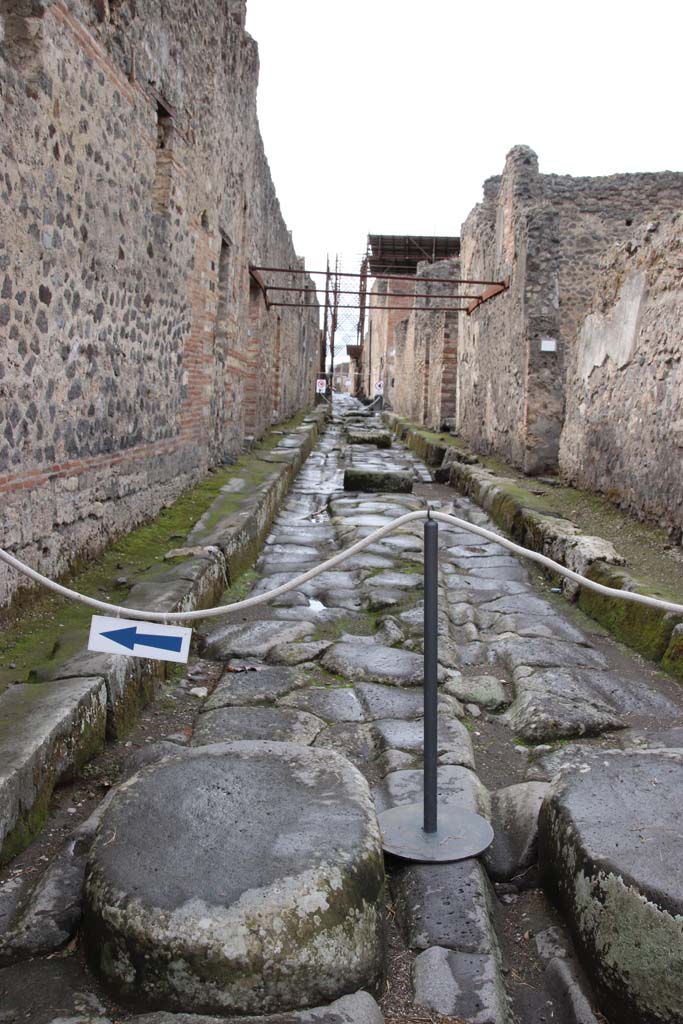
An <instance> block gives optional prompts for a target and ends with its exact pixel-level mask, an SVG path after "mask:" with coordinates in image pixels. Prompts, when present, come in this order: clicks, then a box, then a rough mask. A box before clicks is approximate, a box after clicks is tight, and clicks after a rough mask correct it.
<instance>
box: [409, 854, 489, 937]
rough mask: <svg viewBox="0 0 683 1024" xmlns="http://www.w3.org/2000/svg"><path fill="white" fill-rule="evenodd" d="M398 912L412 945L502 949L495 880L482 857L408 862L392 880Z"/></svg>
mask: <svg viewBox="0 0 683 1024" xmlns="http://www.w3.org/2000/svg"><path fill="white" fill-rule="evenodd" d="M391 889H392V892H393V894H394V901H395V905H396V914H397V919H398V922H399V925H400V927H401V931H402V932H403V935H404V936H405V939H406V942H407V943H408V945H409V946H410V948H411V949H414V950H425V949H429V948H430V946H442V947H444V948H447V949H454V950H458V951H459V952H461V953H492V952H494V951H495V949H496V948H497V944H496V938H495V931H494V926H493V921H492V918H491V885H490V882H489V880H488V878H487V877H486V872H485V871H484V869H483V868H482V866H481V864H480V863H479V861H477V860H475V859H473V858H470V859H467V860H460V861H454V862H453V863H450V864H409V865H407V866H405V867H400V868H398V869H397V870H396V871H395V873H394V875H393V878H392V880H391Z"/></svg>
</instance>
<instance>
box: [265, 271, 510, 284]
mask: <svg viewBox="0 0 683 1024" xmlns="http://www.w3.org/2000/svg"><path fill="white" fill-rule="evenodd" d="M254 270H261V271H269V272H270V273H272V274H312V275H313V274H321V275H323V276H324V275H325V274H326V273H327V271H326V270H306V269H304V270H301V269H296V268H294V267H254ZM339 274H340V277H362V276H363V275H362V274H357V273H354V274H352V273H350V272H347V271H346V270H342V271H340V272H339ZM368 277H371V278H372V279H373V281H413V282H416V281H417V282H419V283H420V284H422V282H429V284H482V285H494V284H504V282H503V281H475V280H474V279H472V278H467V277H418V276H417V274H373V273H372V271H371V270H368Z"/></svg>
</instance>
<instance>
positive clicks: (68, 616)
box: [0, 413, 305, 717]
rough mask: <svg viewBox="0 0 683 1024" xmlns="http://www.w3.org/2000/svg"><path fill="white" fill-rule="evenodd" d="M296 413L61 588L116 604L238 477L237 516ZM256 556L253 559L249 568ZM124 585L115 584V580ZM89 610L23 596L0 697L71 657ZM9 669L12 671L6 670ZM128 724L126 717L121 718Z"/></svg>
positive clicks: (82, 638) (0, 676)
mask: <svg viewBox="0 0 683 1024" xmlns="http://www.w3.org/2000/svg"><path fill="white" fill-rule="evenodd" d="M304 416H305V413H300V414H298V415H297V416H295V417H293V418H292V419H291V420H289V421H287V423H284V424H282V425H281V427H279V428H278V431H277V432H271V433H270V434H269V435H267V436H266V438H265V439H264V441H263V442H262V443H261V445H260V446H259V447H258V448H256V449H255V450H254V452H253V453H252V454H250V455H244V456H242V457H241V458H240V459H238V460H237V462H235V463H234V464H233V465H231V466H226V467H222V468H221V469H218V470H215V471H211V472H210V473H209V474H208V475H207V476H206V477H205V479H204V480H202V481H201V482H200V483H198V484H196V485H195V486H194V487H192V488H191V489H190V490H188V491H185V492H184V493H183V494H182V495H180V497H179V498H177V499H176V500H175V501H174V502H173V504H172V505H170V506H169V507H168V508H165V509H163V510H162V511H161V512H160V513H159V514H158V515H157V516H156V518H155V519H154V520H153V521H152V522H150V523H146V524H144V525H142V526H139V527H137V528H136V529H135V530H132V531H131V532H130V533H128V534H127V535H126V536H125V537H121V538H119V539H117V540H115V541H114V542H113V543H112V544H111V545H110V546H109V547H108V548H107V549H106V550H105V551H103V552H101V553H100V554H99V555H97V557H95V558H93V559H91V560H88V561H87V562H86V561H85V560H81V563H80V564H79V565H77V566H75V567H74V569H73V570H72V571H71V572H70V573H69V574H68V575H66V576H65V577H63V578H62V580H61V582H63V583H64V584H65V585H66V586H69V587H71V588H72V589H74V590H78V591H80V592H81V593H84V594H90V595H92V596H93V597H98V598H100V599H101V600H104V601H111V603H113V604H119V603H121V602H122V601H123V600H125V598H126V597H127V595H128V593H129V591H130V588H131V586H132V585H133V583H134V582H137V581H138V580H139V579H140V578H141V577H142V576H144V575H145V574H146V573H149V572H150V570H156V571H163V570H164V569H166V568H167V567H168V563H166V562H164V555H165V554H166V552H167V551H168V550H169V549H171V548H174V547H182V546H183V545H184V544H185V542H186V538H187V535H188V533H189V532H190V531H191V530H192V528H193V527H194V525H195V524H196V522H197V520H198V519H200V518H201V516H202V515H204V513H205V512H206V511H207V510H208V509H209V508H210V507H211V505H212V503H213V502H214V500H215V498H216V496H217V495H219V494H220V493H221V489H222V488H223V487H225V486H226V485H227V484H229V483H230V482H231V481H233V480H235V479H236V478H237V477H243V478H245V480H246V487H245V489H244V490H243V491H242V492H234V493H227V494H225V495H224V496H223V497H224V498H225V501H224V502H222V503H221V508H220V510H217V511H216V514H215V517H213V518H215V520H217V519H218V518H219V516H220V515H227V514H228V513H229V512H230V511H234V510H236V509H237V508H239V507H240V506H241V505H242V504H243V503H244V502H245V500H248V498H249V497H250V496H251V494H253V491H254V490H255V489H256V488H257V487H258V486H259V485H260V484H261V483H262V482H263V481H264V480H265V479H266V478H267V477H268V476H269V475H271V474H273V473H274V472H276V471H277V470H276V468H275V469H274V466H273V464H272V463H268V462H264V461H262V460H261V459H259V452H261V453H262V452H263V451H265V450H272V448H273V447H275V445H277V443H278V442H279V441H280V440H281V438H282V434H283V433H284V432H287V431H290V430H292V429H294V428H296V427H297V426H299V425H300V424H301V422H302V421H303V418H304ZM253 558H254V553H252V555H251V559H250V560H251V561H252V562H253ZM118 579H121V580H124V581H125V582H122V583H120V584H117V582H116V581H117V580H118ZM91 615H92V610H91V609H88V608H87V607H86V606H85V605H80V604H76V603H74V602H71V601H69V600H67V599H65V598H61V597H59V596H58V595H56V594H52V593H51V592H49V591H47V590H42V589H41V590H39V591H34V590H31V591H30V592H24V594H23V595H21V594H20V595H19V596H18V598H17V599H16V600H15V601H14V602H13V604H12V606H11V607H10V608H9V609H6V610H4V611H3V612H2V613H1V614H0V627H1V631H0V692H2V690H4V689H6V687H7V686H8V685H10V684H12V683H15V682H31V681H33V682H36V681H38V680H42V679H47V678H49V677H50V676H52V675H53V674H54V672H55V671H56V670H57V669H58V668H59V667H60V665H62V664H64V662H66V661H68V660H69V658H71V657H73V656H74V655H75V654H76V653H78V651H79V650H81V648H82V647H83V645H84V643H85V642H86V640H87V635H88V628H89V622H90V617H91ZM10 665H14V666H15V667H14V668H10ZM126 717H127V716H126Z"/></svg>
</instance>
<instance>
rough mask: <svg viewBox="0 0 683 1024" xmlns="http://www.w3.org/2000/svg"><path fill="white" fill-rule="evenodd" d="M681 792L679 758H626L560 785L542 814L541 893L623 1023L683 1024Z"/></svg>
mask: <svg viewBox="0 0 683 1024" xmlns="http://www.w3.org/2000/svg"><path fill="white" fill-rule="evenodd" d="M682 783H683V759H681V758H680V757H667V756H661V755H657V754H639V755H633V756H631V757H625V758H619V759H615V760H614V761H612V762H611V763H610V764H609V765H608V766H603V767H602V768H599V769H598V768H597V767H596V768H595V769H594V770H593V771H591V772H589V773H586V774H581V773H577V774H572V775H566V776H560V777H559V779H557V780H556V781H555V783H554V784H553V786H552V788H551V790H550V792H549V794H548V796H547V797H546V800H545V802H544V805H543V808H542V811H541V817H540V828H539V860H540V865H541V869H542V872H543V877H544V881H545V885H546V886H547V888H548V889H549V891H550V892H551V893H552V895H553V897H554V898H555V899H556V900H557V901H558V903H559V905H560V906H561V908H562V910H563V912H564V914H565V915H566V917H567V919H568V921H569V923H570V925H571V928H572V931H573V933H574V937H575V940H576V942H577V943H578V945H579V948H580V950H581V952H582V955H583V958H584V963H585V965H586V968H587V970H588V971H589V973H590V975H591V976H592V977H593V979H594V980H595V981H596V982H597V983H598V985H599V987H600V989H601V991H602V993H603V1006H604V1009H605V1012H606V1013H607V1014H608V1015H609V1016H613V1017H614V1019H616V1020H619V1021H624V1024H631V1022H632V1024H636V1022H642V1024H654V1022H655V1021H657V1022H661V1021H664V1020H666V1021H668V1022H671V1024H677V1022H679V1021H681V1020H683V1009H682V1007H683V990H682V985H683V982H682V980H681V979H682V978H683V970H682V969H681V968H682V966H683V937H682V936H681V927H680V921H681V917H682V916H683V875H682V869H681V864H682V862H681V858H680V836H679V834H678V829H677V828H676V827H675V825H672V823H675V822H676V821H677V820H678V818H680V814H681V806H680V805H681V793H683V786H682Z"/></svg>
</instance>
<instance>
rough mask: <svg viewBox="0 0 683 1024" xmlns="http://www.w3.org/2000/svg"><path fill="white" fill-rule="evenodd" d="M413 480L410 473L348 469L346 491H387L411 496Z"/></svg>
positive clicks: (345, 479)
mask: <svg viewBox="0 0 683 1024" xmlns="http://www.w3.org/2000/svg"><path fill="white" fill-rule="evenodd" d="M412 489H413V478H412V476H411V475H410V473H403V472H400V471H398V472H397V471H394V472H392V471H383V470H372V469H347V470H345V471H344V490H345V491H387V492H392V491H393V492H394V493H397V494H410V493H411V491H412Z"/></svg>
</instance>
